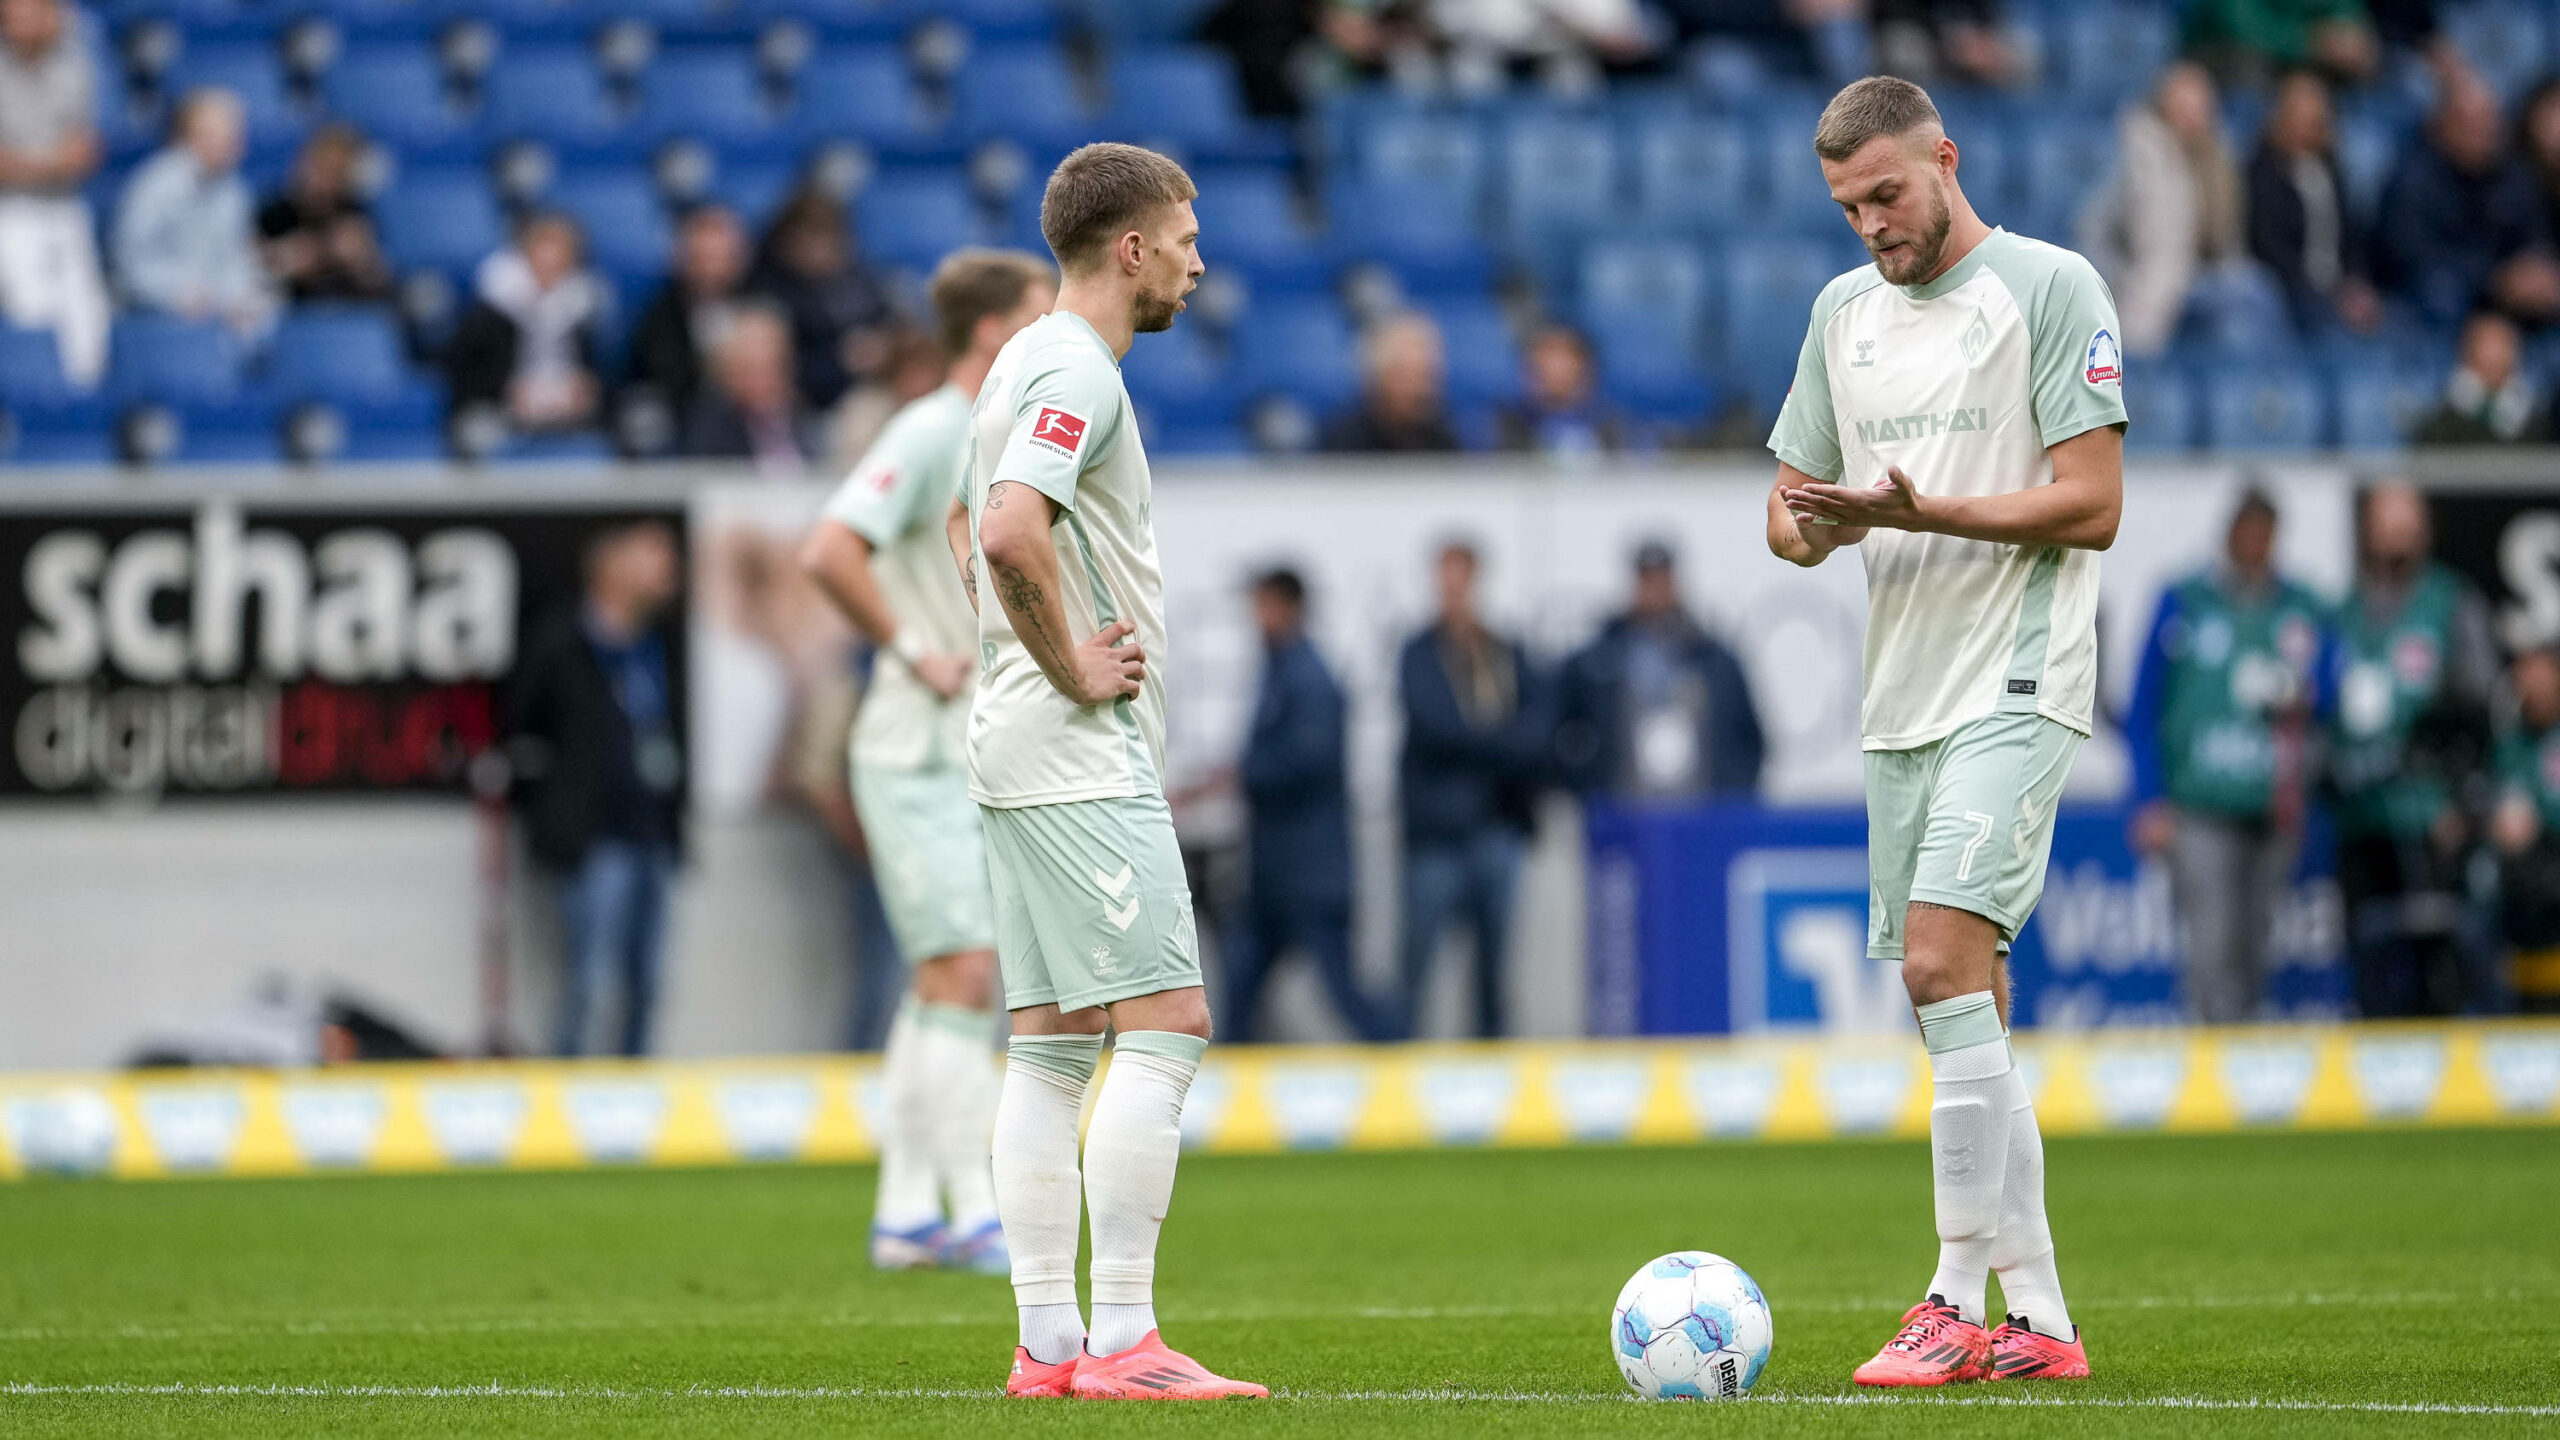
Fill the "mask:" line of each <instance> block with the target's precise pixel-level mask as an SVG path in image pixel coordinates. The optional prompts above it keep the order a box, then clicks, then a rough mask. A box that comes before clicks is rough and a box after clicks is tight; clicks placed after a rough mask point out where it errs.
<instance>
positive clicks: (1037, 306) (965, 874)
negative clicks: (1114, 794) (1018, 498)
mask: <svg viewBox="0 0 2560 1440" xmlns="http://www.w3.org/2000/svg"><path fill="white" fill-rule="evenodd" d="M931 293H932V299H933V310H934V318H935V321H936V323H937V326H938V328H939V330H940V332H941V334H940V339H941V342H942V346H943V349H944V351H945V352H946V353H947V354H949V355H950V356H951V373H950V376H949V378H948V379H946V380H945V381H944V383H943V385H942V387H941V388H940V389H938V390H935V391H934V392H932V393H931V394H929V395H925V396H922V397H920V398H918V399H917V400H915V401H914V402H913V403H911V404H909V405H908V406H907V407H906V408H904V409H902V410H900V411H899V412H898V413H897V415H896V416H895V417H893V418H892V419H891V420H890V421H889V424H888V428H886V429H884V430H882V431H881V432H880V438H879V440H878V441H877V442H876V443H874V444H873V445H872V447H871V449H870V450H869V451H868V452H866V453H865V454H864V455H863V457H862V460H861V463H859V464H857V465H855V466H854V467H853V471H852V473H851V474H850V475H848V476H847V477H846V478H845V482H844V484H842V485H841V486H838V487H837V489H836V493H835V495H834V497H833V498H831V499H830V500H829V501H828V502H827V509H826V513H825V515H824V516H823V517H822V518H821V519H820V520H819V521H818V523H817V525H816V527H815V528H813V529H812V530H811V531H810V533H809V539H808V541H807V543H806V545H805V546H804V547H803V549H802V551H801V563H802V565H803V566H804V567H805V568H806V569H807V570H808V572H809V574H810V575H811V577H812V578H814V579H815V580H816V581H817V582H818V584H819V587H820V588H821V589H823V590H825V591H826V593H827V595H828V596H829V597H830V598H832V599H833V600H834V601H835V603H836V605H837V606H838V607H839V608H840V609H842V610H843V611H844V613H845V615H846V617H847V618H849V619H851V620H852V621H853V623H854V625H855V627H856V628H858V629H860V630H861V631H862V633H863V634H865V635H867V636H869V637H870V638H871V643H872V644H874V645H876V646H878V647H879V651H880V655H879V661H878V664H877V665H876V666H875V667H874V669H873V671H872V680H871V689H870V693H869V694H867V695H866V696H865V697H864V698H863V702H862V708H861V710H860V711H859V712H858V713H857V714H856V715H855V718H854V724H853V739H852V754H851V764H850V773H851V776H852V780H853V804H854V809H855V811H856V812H857V813H858V814H859V815H860V816H861V817H862V829H863V833H864V834H865V835H867V836H869V837H870V840H871V853H872V857H873V862H874V865H875V867H876V869H877V872H878V875H879V881H880V899H881V903H882V905H883V907H884V908H885V909H887V911H888V913H889V928H890V929H891V930H892V931H893V932H895V933H896V935H897V937H898V948H899V950H900V951H901V953H903V954H905V955H906V956H907V957H909V958H910V959H911V960H913V961H914V966H913V970H912V972H911V973H910V975H909V979H908V987H907V995H906V999H905V1000H904V1002H903V1003H901V1004H900V1005H899V1007H898V1015H897V1019H896V1020H894V1021H893V1022H891V1024H890V1026H889V1043H888V1046H887V1048H886V1050H885V1052H884V1053H883V1055H882V1057H881V1071H882V1080H883V1083H884V1086H885V1088H886V1091H887V1101H888V1104H887V1107H886V1109H887V1113H886V1114H885V1115H884V1116H883V1123H882V1126H881V1136H880V1195H879V1200H878V1203H877V1205H876V1206H875V1208H874V1209H873V1211H872V1219H871V1263H872V1264H874V1265H877V1266H879V1267H881V1268H882V1269H911V1268H916V1267H922V1266H931V1265H950V1266H954V1267H958V1268H962V1269H970V1270H977V1271H980V1272H982V1273H985V1274H990V1275H1001V1274H1004V1273H1006V1272H1007V1270H1009V1269H1010V1268H1011V1261H1010V1259H1009V1258H1008V1257H1007V1255H1006V1254H1005V1248H1004V1230H1003V1228H1002V1226H1001V1225H999V1224H998V1222H997V1218H996V1203H995V1188H994V1180H993V1176H992V1174H991V1173H990V1171H989V1169H988V1165H989V1160H988V1147H989V1142H990V1139H991V1137H992V1135H993V1133H994V1130H995V1107H996V1074H995V1066H994V1065H993V1063H992V1062H991V1060H990V1058H989V1055H988V1048H987V1047H988V1045H989V1044H990V1042H991V1041H992V1040H993V1039H994V1036H995V1033H996V1016H995V999H996V996H995V970H996V957H995V943H996V928H995V902H994V900H993V898H992V897H991V895H990V894H989V891H988V889H987V852H986V841H985V838H984V836H983V835H982V834H981V833H980V830H979V825H978V807H977V805H976V804H975V803H974V802H973V801H971V800H970V798H969V776H968V772H967V770H966V769H965V768H964V758H963V752H964V749H965V747H966V745H967V742H968V724H969V699H970V694H971V692H972V690H973V688H974V685H973V682H974V681H975V680H976V678H977V669H978V666H977V660H976V651H977V648H978V646H977V639H978V637H977V617H976V616H975V615H973V614H972V613H971V612H970V609H969V599H968V596H967V595H965V594H963V593H962V592H961V589H960V576H959V573H958V572H957V571H956V570H955V569H954V568H953V564H952V551H951V541H950V538H949V536H948V535H947V534H946V532H945V521H946V517H947V516H948V514H949V512H950V508H951V505H952V504H953V502H954V501H955V500H956V499H957V498H958V496H959V493H960V480H961V473H960V469H961V462H962V459H963V456H964V454H965V452H966V449H967V444H968V429H969V407H970V403H971V402H972V401H974V400H976V399H977V397H978V388H979V386H980V385H982V384H983V383H984V382H985V380H986V377H987V370H988V367H990V366H992V365H994V364H995V360H996V352H997V351H998V350H1000V349H1002V348H1003V347H1004V343H1005V342H1006V341H1007V340H1010V339H1012V338H1013V336H1014V334H1015V332H1017V331H1019V330H1020V329H1022V327H1023V326H1025V325H1028V324H1030V323H1031V322H1032V321H1033V320H1036V319H1038V318H1039V317H1040V316H1041V315H1042V314H1044V313H1046V312H1047V310H1048V308H1049V305H1050V302H1051V301H1052V300H1054V299H1055V298H1056V295H1057V280H1056V276H1055V274H1054V272H1052V271H1051V270H1050V268H1049V266H1048V263H1047V262H1046V261H1043V260H1040V259H1037V258H1035V257H1033V256H1030V255H1026V254H1022V253H1020V252H1018V251H994V250H963V251H960V252H959V253H957V254H955V255H953V256H951V257H950V258H949V259H947V260H945V261H943V262H942V265H941V267H940V268H939V269H938V270H936V271H935V272H934V276H933V281H932V286H931ZM946 1197H948V1199H949V1202H950V1210H949V1223H948V1224H947V1225H946V1224H945V1223H944V1210H943V1202H944V1200H945V1198H946Z"/></svg>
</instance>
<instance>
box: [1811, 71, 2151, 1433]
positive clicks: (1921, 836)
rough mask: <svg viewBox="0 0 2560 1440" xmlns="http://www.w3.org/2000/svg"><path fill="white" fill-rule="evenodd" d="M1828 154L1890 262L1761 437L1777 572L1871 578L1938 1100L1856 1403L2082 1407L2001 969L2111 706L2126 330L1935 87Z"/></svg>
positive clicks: (1882, 825) (1870, 682)
mask: <svg viewBox="0 0 2560 1440" xmlns="http://www.w3.org/2000/svg"><path fill="white" fill-rule="evenodd" d="M1813 146H1814V151H1815V153H1816V154H1817V155H1818V156H1819V157H1820V158H1821V162H1822V174H1823V179H1824V180H1825V181H1826V182H1827V183H1828V184H1829V185H1830V187H1831V197H1832V198H1833V199H1834V200H1837V201H1838V202H1839V203H1840V208H1841V209H1842V210H1843V211H1844V212H1845V213H1846V214H1847V216H1848V219H1849V223H1850V225H1851V226H1852V227H1853V228H1854V229H1855V230H1856V231H1857V233H1858V238H1859V239H1860V240H1862V241H1864V242H1865V244H1866V247H1867V252H1868V253H1869V254H1870V255H1873V256H1874V257H1875V264H1874V265H1872V266H1869V267H1865V268H1862V269H1858V270H1854V271H1851V272H1850V273H1849V274H1846V275H1843V276H1841V277H1839V278H1838V279H1836V280H1834V281H1832V282H1831V283H1830V284H1829V285H1828V286H1826V287H1824V289H1823V291H1822V294H1821V296H1820V297H1819V298H1817V299H1816V300H1815V301H1814V303H1813V321H1812V324H1811V326H1810V327H1809V328H1808V329H1807V331H1806V332H1805V340H1804V350H1803V354H1802V356H1801V358H1799V360H1798V361H1797V364H1796V378H1795V388H1794V389H1793V390H1792V391H1790V392H1789V394H1788V396H1787V403H1786V407H1785V409H1784V410H1783V411H1781V412H1780V414H1779V416H1778V426H1777V430H1776V432H1775V433H1774V434H1772V435H1771V436H1770V437H1769V448H1770V449H1772V450H1774V451H1776V452H1777V456H1778V462H1779V463H1778V479H1777V483H1776V484H1775V485H1774V486H1772V487H1771V489H1770V492H1769V548H1770V549H1771V550H1772V551H1774V552H1776V553H1777V554H1778V555H1779V556H1780V557H1781V558H1783V559H1787V560H1791V561H1793V562H1795V563H1796V564H1798V565H1819V564H1821V563H1822V562H1823V561H1824V560H1826V559H1828V558H1830V556H1831V552H1832V551H1833V550H1835V549H1838V548H1839V547H1841V546H1843V545H1856V546H1858V547H1859V549H1860V550H1861V552H1862V553H1863V554H1864V555H1865V557H1866V568H1867V642H1866V666H1865V668H1866V683H1865V695H1864V702H1863V706H1862V713H1861V716H1860V727H1859V728H1860V730H1861V731H1862V733H1863V735H1864V748H1865V751H1866V771H1867V847H1868V869H1869V873H1870V876H1871V879H1870V882H1869V886H1870V889H1869V900H1868V904H1869V908H1870V915H1869V921H1868V938H1867V953H1868V954H1869V955H1871V956H1874V957H1876V958H1878V959H1890V960H1897V961H1900V962H1901V964H1902V980H1903V985H1904V988H1905V989H1907V990H1908V991H1909V992H1910V995H1911V1002H1912V1004H1913V1006H1914V1007H1915V1008H1916V1009H1917V1010H1918V1012H1919V1017H1920V1037H1921V1040H1922V1043H1923V1044H1924V1045H1925V1046H1926V1047H1927V1049H1928V1052H1929V1073H1930V1076H1931V1085H1932V1089H1933V1092H1934V1095H1933V1099H1932V1103H1931V1105H1930V1107H1929V1151H1930V1160H1931V1175H1932V1177H1933V1180H1934V1183H1935V1187H1936V1198H1937V1215H1938V1270H1937V1274H1936V1275H1935V1276H1934V1277H1933V1278H1932V1279H1931V1280H1930V1281H1929V1288H1928V1291H1927V1292H1926V1293H1927V1298H1926V1299H1924V1300H1923V1301H1921V1302H1920V1303H1919V1304H1917V1305H1914V1306H1913V1307H1911V1311H1910V1313H1909V1314H1907V1315H1905V1316H1903V1326H1902V1330H1901V1333H1899V1334H1898V1335H1896V1336H1895V1337H1894V1338H1893V1340H1892V1342H1891V1343H1889V1344H1887V1345H1886V1346H1885V1347H1884V1349H1883V1350H1882V1351H1881V1352H1879V1353H1878V1354H1877V1355H1876V1357H1875V1358H1874V1359H1873V1360H1871V1361H1868V1362H1867V1363H1866V1364H1865V1365H1862V1366H1860V1367H1859V1368H1858V1372H1857V1376H1856V1378H1857V1380H1858V1383H1860V1384H1862V1385H1943V1384H1946V1383H1948V1382H1950V1381H1961V1380H1985V1379H1998V1380H2023V1379H2056V1380H2060V1379H2078V1378H2081V1377H2084V1376H2086V1375H2087V1374H2088V1373H2089V1361H2088V1356H2087V1352H2086V1351H2084V1350H2083V1349H2082V1347H2081V1343H2080V1332H2079V1329H2078V1327H2077V1326H2075V1325H2073V1324H2072V1321H2071V1312H2070V1310H2069V1308H2068V1307H2067V1306H2066V1305H2065V1304H2064V1303H2063V1298H2062V1283H2061V1280H2060V1277H2059V1275H2058V1274H2057V1273H2056V1271H2055V1268H2054V1261H2053V1234H2052V1230H2051V1229H2050V1227H2049V1226H2048V1225H2047V1224H2046V1222H2045V1211H2044V1142H2043V1139H2042V1137H2041V1136H2040V1135H2039V1134H2038V1133H2037V1130H2036V1116H2035V1108H2034V1104H2033V1102H2032V1100H2031V1098H2030V1097H2029V1095H2028V1092H2027V1086H2026V1081H2025V1078H2024V1077H2023V1076H2022V1075H2021V1074H2020V1073H2019V1071H2018V1068H2017V1065H2016V1063H2015V1062H2014V1060H2013V1059H2012V1057H2011V1055H2010V1053H2009V1036H2008V1008H2009V1006H2008V998H2009V996H2008V975H2007V971H2006V969H2005V967H2004V965H2003V963H2002V960H2001V955H2002V952H2003V951H2005V950H2006V948H2007V946H2008V943H2009V941H2010V940H2011V939H2012V938H2013V937H2015V936H2016V935H2017V933H2018V927H2019V926H2021V925H2023V924H2025V923H2026V919H2027V915H2028V914H2029V912H2031V911H2032V910H2034V908H2035V903H2036V897H2037V896H2038V895H2039V894H2040V893H2042V891H2043V889H2044V872H2045V862H2046V860H2047V858H2048V856H2049V854H2050V852H2051V850H2052V845H2053V819H2054V807H2055V806H2056V804H2057V803H2058V802H2059V801H2060V799H2061V796H2062V782H2063V777H2064V776H2065V775H2067V774H2068V773H2069V772H2070V769H2071V761H2072V757H2073V756H2074V755H2076V754H2077V753H2078V751H2079V748H2080V742H2081V741H2082V740H2083V739H2084V738H2086V737H2087V736H2088V734H2089V725H2090V720H2091V712H2092V709H2093V707H2094V703H2095V699H2096V682H2097V599H2098V559H2097V555H2096V553H2095V552H2097V551H2100V550H2103V549H2105V548H2107V546H2108V545H2110V544H2112V543H2114V540H2115V534H2116V521H2117V518H2118V516H2119V514H2120V513H2121V511H2122V508H2123V501H2124V425H2125V409H2124V392H2123V384H2122V375H2121V368H2122V363H2123V362H2122V361H2121V359H2120V358H2119V357H2120V355H2121V353H2122V347H2121V346H2120V345H2119V344H2118V342H2117V339H2116V323H2117V322H2116V316H2115V302H2114V300H2113V298H2112V297H2111V296H2109V294H2108V293H2107V287H2106V285H2105V283H2104V282H2103V281H2101V280H2100V279H2099V278H2098V275H2097V272H2096V271H2095V270H2094V269H2092V268H2091V267H2090V265H2089V262H2088V261H2086V260H2084V259H2082V258H2081V257H2080V256H2078V255H2075V254H2073V253H2071V252H2070V251H2068V250H2062V249H2058V248H2056V247H2054V246H2051V245H2046V244H2042V243H2040V242H2037V241H2034V240H2028V239H2024V238H2021V237H2019V236H2016V235H2012V234H2009V233H2008V232H2007V231H2004V230H1994V229H1992V228H1991V227H1989V226H1988V225H1985V224H1984V223H1983V222H1982V220H1981V218H1980V217H1978V216H1976V215H1975V214H1974V213H1973V207H1972V206H1971V205H1969V204H1968V203H1966V201H1965V196H1964V189H1963V187H1962V186H1961V185H1959V184H1958V183H1957V180H1956V145H1955V142H1954V141H1952V140H1949V139H1948V138H1947V135H1946V130H1945V129H1944V127H1943V126H1942V125H1941V124H1940V123H1939V119H1938V111H1937V107H1936V106H1935V105H1932V104H1931V103H1930V101H1929V97H1928V95H1927V94H1926V93H1925V92H1923V91H1922V90H1921V89H1920V87H1919V86H1917V85H1913V84H1911V83H1910V82H1909V81H1906V80H1897V79H1893V78H1891V77H1888V76H1874V77H1870V78H1868V79H1865V80H1860V81H1858V82H1857V83H1856V84H1853V85H1851V86H1849V87H1848V88H1847V89H1845V90H1842V91H1841V92H1840V93H1839V94H1838V95H1837V96H1835V97H1833V99H1832V101H1831V104H1830V105H1829V107H1828V108H1826V109H1825V110H1824V111H1823V112H1822V119H1821V122H1820V123H1819V125H1818V126H1817V127H1816V129H1815V131H1814V140H1813ZM1994 1270H1996V1271H1998V1272H1999V1274H2000V1290H2001V1296H2002V1299H2003V1300H2004V1302H2005V1303H2006V1305H2007V1308H2008V1311H2009V1316H2008V1320H2007V1323H2005V1324H2003V1325H2001V1326H2000V1327H1999V1329H1998V1330H1997V1331H1991V1330H1987V1329H1986V1328H1985V1325H1984V1321H1985V1319H1986V1315H1985V1311H1984V1305H1985V1290H1986V1289H1987V1285H1988V1272H1990V1271H1994Z"/></svg>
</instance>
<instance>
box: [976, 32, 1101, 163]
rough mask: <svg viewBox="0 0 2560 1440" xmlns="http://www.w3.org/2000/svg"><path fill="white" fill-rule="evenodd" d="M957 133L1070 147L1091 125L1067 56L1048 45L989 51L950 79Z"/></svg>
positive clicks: (1089, 132) (1088, 134)
mask: <svg viewBox="0 0 2560 1440" xmlns="http://www.w3.org/2000/svg"><path fill="white" fill-rule="evenodd" d="M952 103H953V109H954V112H955V114H956V115H957V117H958V120H959V125H960V128H961V130H962V131H963V132H964V133H965V134H966V135H968V136H969V137H971V138H973V139H985V138H989V137H993V136H999V135H1002V136H1010V137H1012V138H1013V139H1016V140H1020V141H1022V142H1023V143H1025V144H1027V145H1031V146H1033V147H1035V148H1037V147H1041V146H1072V145H1078V144H1081V143H1083V142H1084V141H1085V140H1088V139H1090V138H1092V136H1093V131H1094V125H1093V120H1092V117H1091V116H1090V115H1088V114H1087V113H1086V110H1085V104H1084V99H1083V97H1082V96H1080V95H1079V94H1077V92H1076V82H1075V76H1074V75H1073V74H1072V73H1070V72H1069V71H1068V69H1067V61H1066V57H1065V56H1064V55H1062V54H1060V53H1059V52H1058V50H1057V48H1056V47H1055V46H1050V45H1006V46H990V47H987V48H985V49H982V50H980V51H978V52H977V53H976V54H974V55H972V56H970V57H969V60H968V63H966V64H965V65H963V66H961V67H960V73H959V74H958V75H956V76H954V77H953V79H952Z"/></svg>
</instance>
